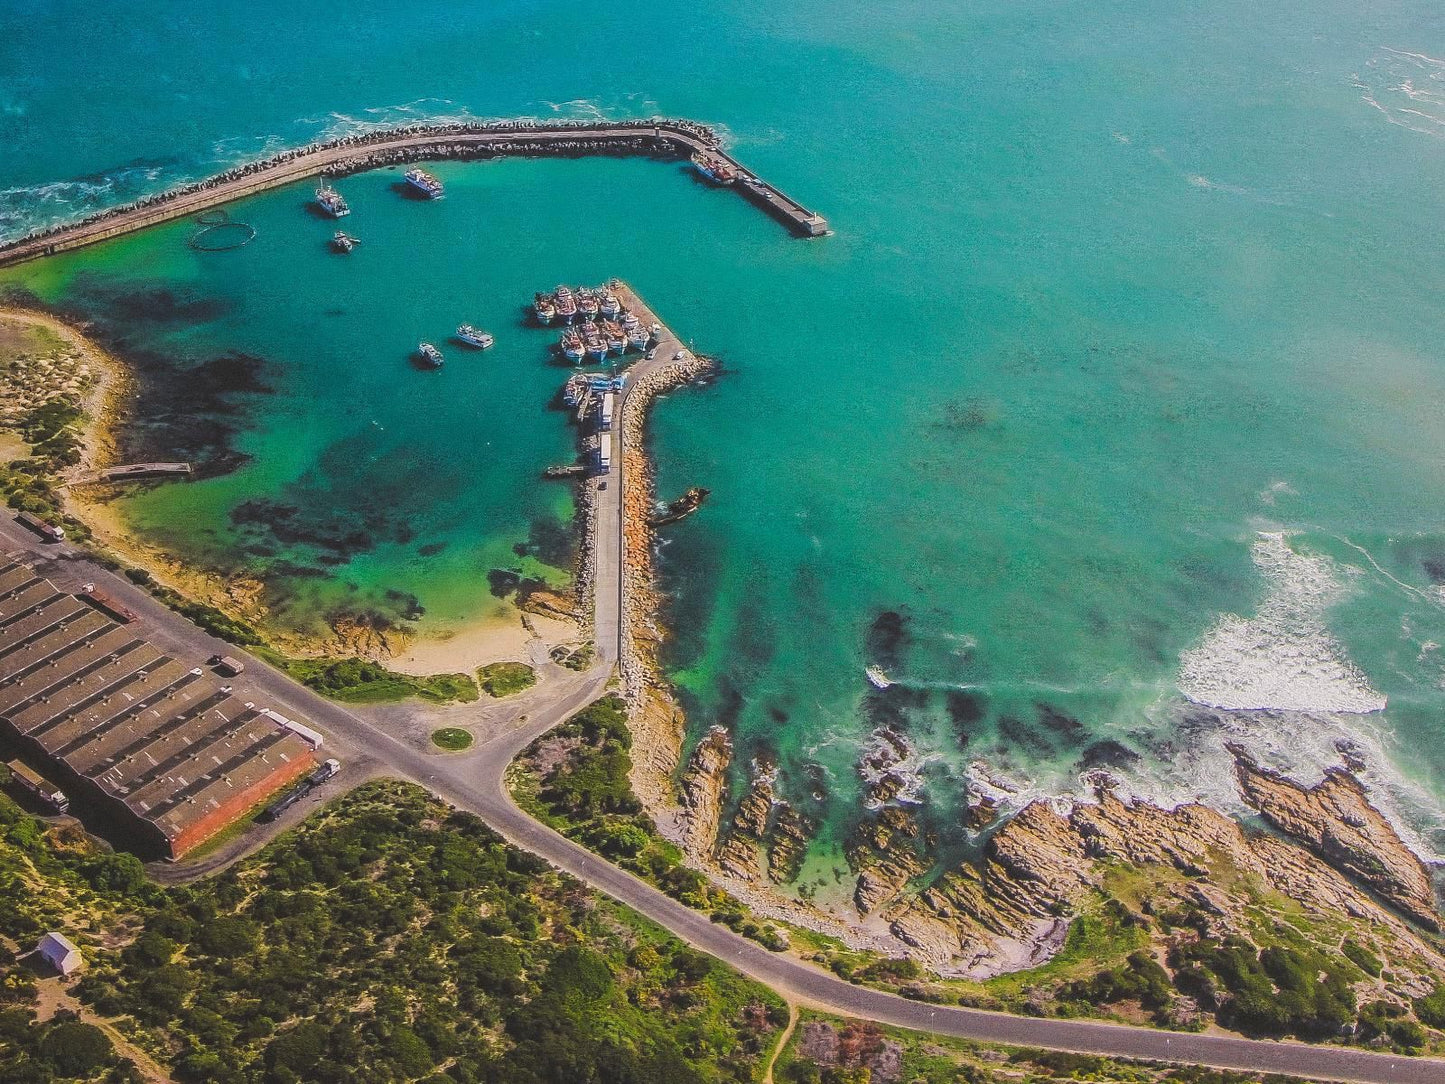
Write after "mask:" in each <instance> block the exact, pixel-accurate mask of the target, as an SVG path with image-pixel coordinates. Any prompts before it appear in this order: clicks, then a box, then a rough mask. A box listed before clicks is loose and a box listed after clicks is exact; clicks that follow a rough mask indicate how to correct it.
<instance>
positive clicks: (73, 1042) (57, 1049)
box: [40, 1020, 111, 1077]
mask: <svg viewBox="0 0 1445 1084" xmlns="http://www.w3.org/2000/svg"><path fill="white" fill-rule="evenodd" d="M40 1056H41V1057H42V1058H44V1059H45V1060H46V1061H48V1062H49V1063H50V1064H51V1065H52V1066H54V1068H55V1071H56V1072H57V1073H59V1074H60V1075H61V1076H78V1077H88V1076H90V1075H91V1074H92V1073H94V1072H95V1071H96V1070H97V1069H99V1068H100V1067H101V1066H102V1065H104V1064H105V1063H106V1062H107V1061H109V1060H110V1056H111V1046H110V1039H109V1038H107V1037H106V1034H105V1032H103V1031H101V1030H100V1028H98V1027H96V1026H95V1025H94V1024H82V1023H81V1022H80V1021H78V1020H67V1021H66V1022H65V1023H63V1024H57V1025H55V1027H53V1028H51V1029H50V1030H49V1031H47V1032H46V1033H45V1037H44V1038H43V1039H41V1040H40Z"/></svg>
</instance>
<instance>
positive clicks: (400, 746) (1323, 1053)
mask: <svg viewBox="0 0 1445 1084" xmlns="http://www.w3.org/2000/svg"><path fill="white" fill-rule="evenodd" d="M0 549H3V550H4V551H7V552H12V553H15V554H16V555H17V556H19V557H21V558H23V559H25V560H30V561H33V562H35V563H36V565H37V567H38V568H39V569H40V571H41V572H43V573H44V574H45V575H47V576H50V577H51V578H52V579H54V580H55V581H56V582H57V583H58V584H60V585H62V586H67V587H76V586H78V585H79V584H80V583H81V582H84V581H87V580H94V581H96V582H98V583H103V584H104V586H105V589H106V591H107V592H109V593H111V594H113V595H114V596H116V597H117V598H118V599H119V600H120V601H121V602H123V603H124V604H125V605H127V606H129V607H131V608H132V609H133V610H135V611H136V613H137V614H139V615H140V617H141V620H142V621H143V622H144V627H145V631H146V634H147V635H148V636H149V637H151V638H152V640H153V641H154V642H156V643H157V644H159V645H161V646H162V647H164V648H166V649H167V650H173V651H177V652H180V653H181V654H182V655H183V656H186V657H205V656H207V655H210V654H213V653H215V652H217V651H219V650H222V649H225V650H228V651H231V652H232V653H234V651H235V649H234V648H233V647H230V646H229V645H226V644H223V643H222V642H221V641H219V640H216V639H214V638H213V637H210V636H207V635H206V634H205V633H203V632H201V631H200V630H199V629H196V628H195V627H194V626H192V625H191V624H190V623H189V622H187V621H185V620H184V619H182V618H181V617H179V616H178V615H176V614H174V613H172V612H171V611H170V610H168V609H166V608H165V607H164V606H161V605H160V604H159V603H157V602H156V601H155V600H154V599H152V598H151V597H150V596H149V595H148V594H146V593H145V592H143V591H140V590H138V589H136V588H135V587H134V586H133V585H132V584H131V583H129V582H128V581H127V580H125V579H123V578H121V577H118V576H114V575H112V574H110V573H109V572H107V571H106V570H104V569H103V568H101V567H100V566H98V565H95V564H93V563H92V562H90V561H89V560H87V559H86V558H85V557H84V556H83V554H81V553H80V552H79V551H76V550H75V549H73V548H72V547H69V546H66V545H60V546H55V545H46V544H42V543H41V542H40V541H39V540H38V539H37V538H36V537H35V536H34V535H32V534H31V533H30V532H28V531H26V530H25V529H24V528H22V527H20V526H19V525H18V524H16V523H15V522H14V521H13V520H12V519H11V518H10V517H9V516H8V515H0ZM610 676H611V666H610V665H608V664H599V665H598V666H596V667H594V668H593V669H592V670H590V671H588V672H587V673H585V674H579V675H577V676H576V677H575V678H574V679H571V680H569V681H565V682H563V683H561V684H560V685H559V686H558V687H557V688H558V692H557V696H556V698H555V699H554V700H553V701H552V702H551V703H550V704H549V705H548V707H547V708H546V709H545V710H543V711H538V712H537V713H536V714H535V715H534V716H533V717H531V718H530V719H529V720H528V721H526V722H525V723H521V724H520V725H517V726H516V727H514V728H512V729H508V730H506V731H505V732H503V733H502V734H500V735H497V736H495V737H493V738H491V739H490V740H488V741H486V742H485V743H483V744H482V745H481V746H480V747H478V748H477V749H475V750H473V751H471V752H469V753H467V754H462V755H455V756H446V755H440V754H435V753H429V752H426V751H423V750H422V749H420V748H418V747H417V746H415V745H412V744H409V743H407V742H406V741H404V740H402V739H401V738H399V737H397V736H395V735H393V734H390V733H388V732H386V731H385V730H383V729H382V728H380V727H379V726H377V725H376V724H374V723H372V722H369V721H368V720H365V719H363V718H361V717H360V716H358V715H355V714H353V713H352V712H350V711H349V710H347V709H346V708H344V707H342V706H341V705H338V704H334V703H332V702H331V701H328V700H325V699H323V698H321V697H319V696H317V695H315V694H313V693H312V692H311V691H310V690H308V689H305V688H303V687H301V686H299V685H297V684H295V683H294V682H293V681H291V679H290V678H288V677H286V676H285V675H284V674H281V673H279V672H278V671H275V670H272V669H271V668H270V667H268V666H266V665H265V664H264V663H262V662H260V661H259V660H257V661H255V663H254V664H253V665H251V666H248V667H247V670H246V679H247V683H248V684H249V685H251V686H254V687H255V688H256V689H257V690H258V691H259V692H260V693H262V694H263V695H264V696H265V697H266V698H267V699H268V700H269V701H270V703H272V704H273V705H274V706H276V707H277V708H278V709H279V710H281V711H282V712H283V713H286V712H289V713H292V714H295V715H296V716H298V717H301V718H304V719H307V720H308V721H310V722H312V723H314V724H315V725H316V726H317V727H319V728H320V729H321V730H322V731H324V732H325V734H326V736H327V739H328V741H329V742H330V743H332V746H333V747H337V746H339V747H340V748H341V749H342V750H344V751H345V752H344V755H346V756H348V757H352V758H359V760H360V763H361V764H366V765H371V766H376V765H384V766H385V770H386V772H387V774H390V775H395V776H399V777H401V778H404V779H409V780H411V781H413V782H416V783H419V784H421V785H422V786H424V787H427V788H428V789H430V790H431V791H433V792H434V793H436V794H437V795H438V796H440V797H441V798H443V799H444V800H446V801H448V802H451V803H452V804H453V805H455V806H457V807H458V808H460V809H465V810H469V811H471V812H473V813H476V814H477V815H478V816H480V817H481V818H482V819H483V820H484V821H486V822H487V824H489V825H490V826H491V827H492V828H493V829H494V830H496V831H497V832H498V833H500V834H501V835H502V836H503V837H504V838H505V839H507V840H508V841H509V842H511V843H513V844H515V845H516V846H518V847H521V848H523V849H524V850H528V851H531V852H532V853H534V854H537V855H540V856H541V857H543V858H545V859H546V860H547V861H549V862H551V863H552V864H553V865H555V866H557V867H558V868H559V869H562V870H565V871H566V872H568V873H570V874H572V875H573V876H575V877H576V878H578V879H579V880H581V881H583V882H584V883H586V884H588V885H590V886H591V887H593V888H595V889H597V890H599V891H602V892H605V893H606V894H607V895H609V896H611V897H613V898H614V899H616V900H618V901H619V902H621V903H624V904H626V905H627V906H629V907H631V908H633V909H634V910H636V911H639V912H641V913H642V914H644V915H646V916H647V917H648V918H650V919H652V920H653V921H654V922H656V923H658V924H659V925H661V926H663V927H665V928H666V929H668V930H669V931H671V932H672V933H673V934H675V935H677V936H678V937H679V938H681V939H682V940H684V941H686V942H687V943H689V944H691V945H694V946H696V947H697V948H699V949H702V950H703V951H706V952H709V953H711V954H712V955H714V956H716V957H718V958H719V959H722V960H725V961H727V962H728V963H729V964H731V965H733V966H734V967H736V968H738V969H739V970H741V971H743V972H744V973H746V974H748V975H750V976H752V977H753V978H755V979H757V980H758V981H760V982H763V983H766V984H767V985H768V986H771V987H772V988H773V989H775V990H777V991H778V992H779V993H781V994H783V995H784V996H786V997H788V998H791V999H793V1000H795V1001H798V1002H801V1003H803V1004H806V1005H810V1006H814V1007H817V1008H820V1009H825V1010H829V1011H832V1012H836V1013H840V1014H843V1015H847V1016H855V1017H860V1018H863V1019H868V1020H876V1021H878V1022H880V1023H885V1024H894V1025H897V1026H899V1027H906V1028H912V1029H915V1030H918V1031H926V1032H935V1033H938V1034H942V1035H953V1036H957V1037H960V1038H965V1039H976V1040H983V1041H987V1042H998V1043H1008V1044H1012V1045H1016V1046H1025V1047H1035V1048H1039V1047H1042V1048H1046V1049H1053V1050H1069V1051H1074V1052H1081V1053H1091V1054H1103V1055H1110V1056H1114V1057H1126V1058H1143V1059H1149V1060H1156V1061H1169V1062H1183V1063H1188V1064H1196V1065H1208V1066H1213V1067H1215V1068H1221V1069H1236V1070H1243V1071H1248V1072H1270V1073H1286V1074H1291V1075H1294V1076H1301V1077H1310V1078H1314V1079H1320V1080H1343V1081H1360V1082H1363V1084H1441V1082H1442V1081H1445V1061H1439V1060H1433V1059H1423V1058H1404V1057H1397V1056H1392V1055H1385V1054H1374V1053H1369V1052H1366V1051H1363V1050H1352V1049H1348V1048H1345V1047H1324V1046H1309V1045H1306V1044H1303V1043H1278V1042H1267V1041H1260V1040H1252V1039H1237V1038H1230V1037H1226V1036H1219V1035H1189V1034H1183V1033H1177V1032H1165V1031H1158V1030H1154V1029H1151V1028H1138V1027H1128V1026H1125V1025H1119V1024H1105V1023H1098V1022H1091V1021H1082V1020H1039V1019H1033V1018H1029V1017H1020V1016H1010V1015H1007V1014H1004V1013H990V1012H982V1011H980V1010H976V1009H959V1008H945V1007H935V1006H930V1005H927V1004H923V1003H920V1002H915V1001H908V1000H906V999H904V998H900V997H896V996H894V995H892V994H885V993H882V992H880V991H877V990H869V989H866V988H863V987H858V986H853V985H851V984H849V983H846V982H844V981H843V980H841V979H839V978H837V977H835V976H833V975H831V974H829V973H827V972H825V971H821V970H819V969H817V968H815V967H811V966H809V965H807V964H804V963H801V962H799V961H797V960H794V959H792V958H790V957H787V956H780V955H777V954H774V953H771V952H769V951H767V950H766V949H764V948H762V947H761V946H760V945H757V944H755V943H754V942H752V941H748V940H747V939H745V938H743V937H740V936H738V935H737V934H735V933H733V932H732V931H731V930H729V929H727V928H726V927H724V926H721V925H717V924H715V923H713V922H711V921H710V920H709V919H708V918H707V917H706V916H704V915H702V914H700V913H699V912H697V911H694V910H691V909H690V908H687V907H684V906H683V905H682V904H680V903H678V902H677V901H675V900H673V899H672V898H670V897H668V896H666V895H664V894H662V893H661V892H659V891H658V890H657V889H655V888H653V887H652V886H651V885H648V884H646V883H644V882H642V881H640V880H638V879H637V878H635V877H633V876H632V875H631V874H628V873H625V872H623V871H622V870H620V869H618V868H617V867H616V866H613V865H612V864H610V863H608V862H606V861H604V860H603V859H601V858H598V857H597V856H596V855H594V854H592V853H591V852H590V851H587V850H585V849H583V848H582V847H579V846H578V845H576V844H575V843H572V842H571V841H570V840H567V839H565V838H563V837H562V836H560V835H558V834H557V833H556V832H553V831H552V830H551V829H550V828H547V827H545V826H544V825H542V824H539V823H538V822H537V821H535V820H533V819H532V818H531V817H529V816H527V815H526V814H525V813H523V812H522V811H521V810H520V809H518V808H517V806H516V805H515V804H513V802H512V800H511V798H510V796H509V795H508V793H507V789H506V786H505V783H504V778H503V777H504V774H505V772H506V769H507V765H508V764H510V763H511V761H512V760H513V759H514V758H515V757H516V755H517V753H519V752H520V751H521V750H522V749H524V748H525V747H526V746H527V745H528V744H529V743H530V742H531V741H532V740H533V739H534V738H536V737H537V736H538V735H540V734H543V733H545V732H546V731H547V730H550V729H551V728H552V727H554V726H556V725H557V723H558V722H560V721H561V720H563V719H565V718H567V717H568V716H570V715H571V714H572V713H573V712H575V711H577V710H578V709H580V708H581V707H583V706H584V705H586V704H588V703H590V702H591V701H592V700H594V699H596V698H597V697H598V696H599V695H601V694H602V692H603V691H604V690H605V688H606V686H607V682H608V680H609V678H610ZM349 763H350V762H349Z"/></svg>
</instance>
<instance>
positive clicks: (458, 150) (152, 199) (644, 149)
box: [0, 118, 828, 267]
mask: <svg viewBox="0 0 1445 1084" xmlns="http://www.w3.org/2000/svg"><path fill="white" fill-rule="evenodd" d="M702 152H706V153H708V154H711V155H713V156H715V157H718V158H721V159H723V160H724V161H726V162H727V163H729V164H730V165H731V166H732V167H733V168H734V169H735V170H736V172H737V176H738V179H737V180H736V182H734V184H733V185H732V186H731V187H733V188H734V189H735V190H736V191H737V192H738V193H739V194H740V195H742V196H743V197H744V198H745V199H747V200H748V201H749V202H751V203H753V204H754V205H755V206H757V207H759V208H761V209H763V210H764V211H766V212H767V213H768V214H770V215H772V216H773V217H774V218H776V219H777V220H778V221H780V222H782V223H783V224H784V225H786V226H787V227H788V228H789V229H790V230H792V231H793V232H794V233H796V234H798V235H800V236H806V237H816V236H820V235H821V234H823V233H826V232H827V228H828V225H827V222H826V220H824V218H823V217H822V216H821V215H818V214H816V213H815V212H813V211H810V210H808V209H807V208H806V207H804V206H803V205H802V204H801V203H799V202H798V201H796V200H794V199H792V198H791V197H789V196H787V195H786V194H785V193H783V192H782V191H781V190H780V189H779V188H777V187H776V186H775V185H772V184H770V183H768V182H767V181H764V180H763V179H762V178H760V177H758V176H757V175H756V174H754V173H752V172H751V171H750V170H748V169H746V168H745V167H744V166H743V165H742V164H741V163H740V162H738V161H737V159H735V158H733V157H732V156H731V155H730V154H729V153H728V152H727V151H725V150H724V149H723V148H722V147H721V145H720V142H719V140H718V136H717V133H716V132H714V131H713V130H712V129H711V128H709V127H707V126H706V125H703V124H698V123H696V122H694V121H688V120H679V119H660V118H659V119H648V120H626V121H615V122H606V123H598V122H566V121H559V122H550V123H548V122H531V121H494V122H490V123H477V124H444V125H412V126H408V127H404V128H392V129H386V130H382V131H376V132H369V133H367V134H365V135H357V136H348V137H346V138H343V139H335V140H330V141H328V142H325V143H315V144H311V145H309V146H305V147H298V148H295V149H294V150H289V151H283V152H282V153H280V154H276V155H272V156H271V157H269V158H264V159H258V160H257V161H255V162H249V163H246V164H245V165H240V166H236V167H234V168H232V169H228V170H226V171H225V172H224V173H220V174H217V175H216V176H214V177H209V178H207V179H205V180H203V181H197V182H195V183H194V184H189V185H184V186H181V187H178V188H173V189H169V190H167V191H165V192H160V193H157V194H155V195H153V196H147V197H145V198H144V199H140V200H137V201H135V202H133V203H127V204H122V205H120V206H117V207H113V208H110V209H109V210H106V211H102V212H100V213H98V214H94V215H90V216H88V217H86V218H84V219H81V220H80V221H78V222H73V223H69V224H66V225H62V226H56V227H53V228H51V229H48V230H43V231H41V232H39V233H33V234H29V235H27V236H25V237H21V238H19V239H17V240H15V241H11V242H8V243H6V244H4V245H0V267H5V266H9V265H13V264H18V263H23V262H25V261H27V260H33V259H36V258H39V257H42V256H50V255H53V254H55V253H57V252H65V251H69V250H71V249H76V248H80V247H82V246H84V245H89V244H94V243H96V242H97V241H104V240H108V239H110V238H113V237H119V236H121V235H123V234H127V233H131V232H134V231H135V230H140V229H145V228H147V227H149V226H155V225H159V224H160V223H163V222H169V221H173V220H174V219H177V218H182V217H185V216H187V215H194V214H200V213H202V212H204V211H207V210H210V209H212V208H215V207H219V206H221V205H222V204H225V203H229V202H232V201H233V200H237V199H241V198H244V197H246V196H252V195H256V194H257V193H260V192H264V191H266V190H268V189H271V188H276V187H279V186H281V185H285V184H291V183H293V182H295V181H299V180H304V179H306V178H308V177H314V176H317V175H318V174H323V173H325V174H331V175H336V174H344V173H355V172H358V171H360V170H365V169H375V168H377V167H380V166H387V165H395V164H397V163H401V162H414V161H423V160H425V161H430V160H440V159H449V158H453V159H455V158H462V159H487V158H502V157H547V156H551V157H563V158H568V157H587V156H594V155H611V156H617V157H632V156H645V157H653V158H659V159H663V160H668V161H679V160H686V159H689V158H691V157H692V155H694V154H697V153H702Z"/></svg>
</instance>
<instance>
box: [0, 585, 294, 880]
mask: <svg viewBox="0 0 1445 1084" xmlns="http://www.w3.org/2000/svg"><path fill="white" fill-rule="evenodd" d="M0 726H3V727H4V728H5V729H6V730H7V731H8V732H9V733H11V734H13V735H14V736H15V737H16V738H18V739H20V740H21V741H22V742H23V743H25V744H26V745H28V746H29V747H30V749H31V751H32V752H34V753H36V754H37V755H39V756H42V757H45V758H47V759H48V760H49V761H50V762H51V763H52V764H54V765H56V766H57V767H58V768H59V769H60V771H59V772H58V773H57V774H58V775H59V776H60V777H61V778H60V780H59V781H60V782H61V783H62V785H64V784H66V783H74V784H78V785H79V786H80V788H82V789H83V790H84V791H86V792H87V793H88V795H90V796H93V797H95V798H97V799H98V800H99V801H100V803H101V804H102V805H103V806H105V807H108V808H112V809H114V810H115V811H116V813H117V814H118V815H119V816H120V817H121V818H123V819H126V820H129V821H130V822H131V823H130V824H129V825H128V827H132V828H137V829H139V834H140V835H141V836H142V837H143V838H145V837H148V838H150V839H151V840H152V841H154V842H155V843H156V844H157V845H158V846H160V847H162V848H163V849H164V850H165V852H166V853H167V854H168V855H169V856H170V857H171V858H179V857H181V856H182V855H183V854H185V853H186V852H187V851H190V850H193V849H194V848H195V847H196V846H198V845H199V844H201V843H203V842H204V841H205V840H206V839H208V838H210V837H211V836H213V835H215V834H216V833H217V832H219V831H220V830H221V829H223V828H225V827H226V826H227V825H229V824H231V823H232V822H233V821H235V820H236V819H237V818H238V817H240V816H241V815H242V814H243V813H245V812H246V811H247V810H249V809H251V808H252V807H254V806H256V805H257V804H258V803H260V802H261V801H263V800H265V799H266V798H267V797H269V796H270V795H272V794H273V793H275V792H276V791H277V790H279V789H280V788H281V787H283V786H285V785H286V784H287V783H290V782H291V781H292V780H294V779H296V778H298V777H300V776H301V775H303V774H304V773H306V772H308V771H310V770H311V769H312V768H314V767H315V764H316V758H315V756H314V751H315V746H314V744H313V742H312V740H308V737H307V736H303V735H314V732H312V731H310V730H308V729H307V728H305V727H298V725H297V724H292V723H290V721H289V720H285V719H284V718H283V717H281V716H277V715H276V714H275V713H274V712H269V711H267V710H265V709H264V708H259V707H256V706H254V705H249V704H246V703H243V702H242V701H241V700H240V699H239V698H238V697H236V696H233V695H232V693H231V691H230V687H229V686H223V685H222V684H221V683H220V681H219V680H217V679H216V678H215V677H214V676H212V675H211V674H209V673H207V672H206V671H205V670H203V669H201V668H200V667H196V666H190V665H187V664H186V663H184V662H181V661H179V660H177V659H173V658H171V657H170V656H169V655H167V654H165V653H164V652H163V651H161V650H160V649H159V648H157V647H155V646H154V645H152V644H150V643H149V642H148V641H146V640H144V639H143V638H141V637H140V636H139V635H137V634H136V632H135V631H134V630H133V629H132V628H130V627H129V625H128V623H122V622H121V621H118V620H116V619H115V616H113V614H112V613H107V612H104V611H102V610H100V609H98V608H97V607H96V606H95V605H92V604H91V603H90V602H88V601H86V600H85V598H83V597H81V596H77V595H72V594H68V593H66V592H64V591H61V590H59V589H58V588H57V587H56V586H55V585H54V584H52V583H51V582H50V581H49V580H47V579H45V578H44V577H42V576H39V575H37V574H36V573H35V571H34V570H33V569H31V568H30V567H28V566H26V565H23V564H18V563H14V562H10V563H6V562H5V560H4V558H0Z"/></svg>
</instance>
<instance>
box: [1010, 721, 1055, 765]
mask: <svg viewBox="0 0 1445 1084" xmlns="http://www.w3.org/2000/svg"><path fill="white" fill-rule="evenodd" d="M998 732H999V735H1000V736H1001V737H1003V738H1004V739H1005V741H1006V742H1008V744H1009V745H1011V746H1013V747H1014V748H1016V749H1020V750H1022V751H1023V752H1025V753H1028V754H1030V755H1032V756H1035V757H1044V756H1048V755H1049V754H1050V753H1052V752H1053V751H1054V750H1053V746H1051V745H1050V744H1049V742H1048V740H1047V739H1046V738H1044V736H1043V735H1042V734H1040V733H1038V731H1036V730H1035V729H1034V728H1033V727H1031V726H1029V725H1028V724H1027V723H1025V722H1024V721H1023V720H1021V719H1016V718H1014V717H1013V716H1012V715H1001V716H999V720H998Z"/></svg>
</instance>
